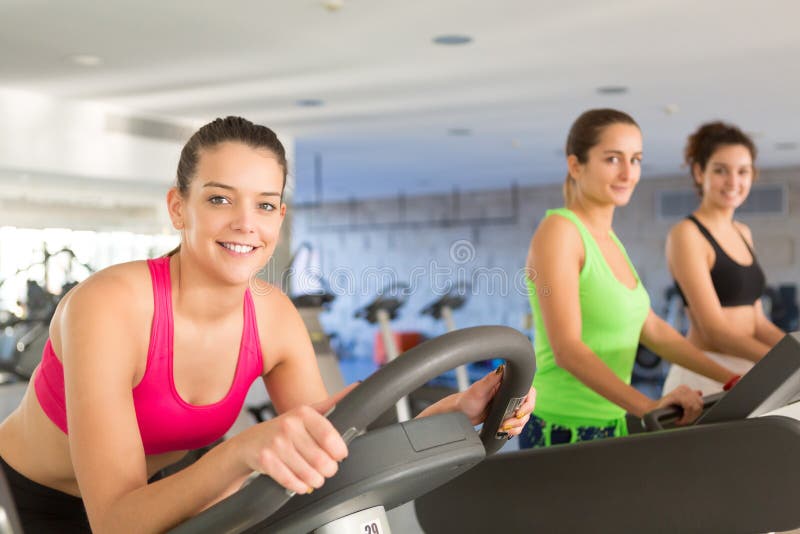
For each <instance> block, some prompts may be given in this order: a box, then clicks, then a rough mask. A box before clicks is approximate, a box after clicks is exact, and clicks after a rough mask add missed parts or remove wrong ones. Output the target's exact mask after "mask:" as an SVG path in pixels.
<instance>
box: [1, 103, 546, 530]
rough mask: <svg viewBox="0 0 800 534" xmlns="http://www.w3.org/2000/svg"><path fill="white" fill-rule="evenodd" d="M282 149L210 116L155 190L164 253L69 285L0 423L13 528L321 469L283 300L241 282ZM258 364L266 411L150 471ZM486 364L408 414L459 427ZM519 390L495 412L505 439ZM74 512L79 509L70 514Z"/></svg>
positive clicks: (213, 495)
mask: <svg viewBox="0 0 800 534" xmlns="http://www.w3.org/2000/svg"><path fill="white" fill-rule="evenodd" d="M286 168H287V166H286V157H285V152H284V149H283V146H282V145H281V143H280V141H279V140H278V138H277V137H276V135H275V134H274V132H272V130H270V129H268V128H266V127H264V126H259V125H255V124H253V123H251V122H249V121H247V120H245V119H242V118H238V117H227V118H225V119H217V120H215V121H213V122H211V123H209V124H207V125H205V126H203V127H202V128H201V129H200V130H199V131H198V132H196V133H195V134H194V135H193V136H192V138H191V139H190V140H189V141H188V142H187V144H186V146H185V147H184V148H183V151H182V152H181V157H180V162H179V164H178V172H177V185H176V186H175V187H173V188H172V189H170V191H169V193H168V194H167V207H168V210H169V215H170V218H171V220H172V224H173V225H174V227H175V228H176V229H178V230H179V231H180V233H181V244H180V246H179V247H178V249H176V250H175V251H173V253H171V254H170V255H169V256H167V257H165V258H160V259H157V260H150V261H136V262H131V263H126V264H121V265H115V266H112V267H109V268H107V269H105V270H103V271H100V272H98V273H96V274H94V275H93V276H91V277H90V278H89V279H87V280H86V281H84V282H83V283H81V284H80V285H78V286H77V287H75V288H74V289H73V290H72V291H70V292H69V293H68V294H67V295H66V296H65V297H64V298H63V299H62V300H61V302H60V304H59V306H58V309H57V310H56V313H55V316H54V317H53V320H52V323H51V325H50V340H49V341H48V343H47V346H46V347H45V351H44V353H43V358H42V363H41V365H40V366H39V367H38V368H37V370H36V371H35V373H34V376H33V378H32V380H31V383H30V387H29V388H28V390H27V392H26V394H25V397H24V399H23V400H22V402H21V404H20V406H19V407H18V408H17V410H16V411H15V412H14V413H13V414H11V415H10V416H9V417H8V418H7V419H6V420H5V421H3V423H2V424H0V466H1V467H2V468H3V470H4V471H5V474H6V478H7V479H9V481H10V486H11V488H12V494H13V495H14V499H15V501H16V504H17V506H18V509H19V513H20V516H21V520H22V523H23V528H25V529H26V531H27V532H45V531H58V532H89V531H90V529H91V531H94V532H113V533H119V532H128V531H134V530H135V531H137V532H156V531H164V530H167V529H168V528H170V527H172V526H174V525H176V524H178V523H180V522H182V521H184V520H186V519H188V518H189V517H192V516H193V515H195V514H197V513H199V512H200V511H202V510H204V509H205V508H208V507H209V506H210V505H211V504H213V503H214V502H216V501H218V500H220V499H221V498H223V497H225V496H227V495H229V494H230V493H232V492H233V491H235V490H236V489H237V488H238V487H239V486H241V484H242V482H243V481H244V480H245V479H246V477H247V476H248V475H249V474H250V473H252V472H253V471H257V472H260V473H263V474H265V475H268V476H270V477H272V478H273V479H275V480H276V481H277V482H278V483H279V484H281V485H282V486H284V487H286V488H287V489H289V490H292V491H295V492H310V491H313V490H314V488H319V487H320V486H322V484H323V483H324V482H325V479H326V478H329V477H331V476H333V474H334V473H335V472H336V470H337V465H338V462H339V461H341V460H342V459H343V458H344V457H345V456H347V447H346V446H345V444H344V442H343V441H342V439H341V437H340V436H339V434H338V433H337V432H336V431H335V429H334V428H333V426H332V425H331V424H330V423H329V422H328V420H327V419H326V418H325V417H323V415H322V414H323V413H325V412H326V411H327V410H328V409H329V408H330V407H331V406H333V404H335V402H336V401H337V398H341V396H342V395H343V394H346V392H347V391H348V390H345V391H344V392H342V393H340V394H339V395H338V396H337V397H328V393H327V392H326V390H325V387H324V385H323V383H322V378H321V376H320V372H319V369H318V368H317V363H316V358H315V357H314V352H313V349H312V345H311V341H310V339H309V336H308V334H307V332H306V329H305V327H304V325H303V322H302V320H301V319H300V316H299V314H298V312H297V310H296V309H295V308H294V306H293V305H292V304H291V302H290V301H289V299H288V298H287V297H286V296H285V295H284V294H282V293H281V292H280V291H279V290H278V289H277V288H274V287H272V286H267V285H265V284H259V285H255V284H253V283H252V282H253V281H254V278H253V275H254V273H256V272H257V271H258V270H259V269H260V268H261V267H262V266H263V265H265V264H266V263H267V262H268V261H269V259H270V257H271V256H272V253H273V251H274V250H275V245H276V242H277V240H278V234H279V231H280V227H281V223H282V222H283V218H284V216H285V214H286V205H285V204H283V202H282V199H283V190H284V186H285V184H286ZM259 376H260V377H261V378H262V379H263V381H264V384H265V386H266V388H267V389H268V391H269V396H270V398H271V400H272V401H273V403H274V405H275V407H276V408H277V410H278V412H279V413H280V414H281V415H279V416H278V417H276V418H274V419H271V420H269V421H266V422H264V423H260V424H257V425H255V426H252V427H250V428H248V429H247V430H245V431H243V432H241V433H240V434H238V435H236V436H234V437H232V438H231V439H228V440H226V441H224V442H222V443H221V444H220V445H217V446H216V447H214V448H212V449H211V450H210V452H208V453H207V454H206V455H204V456H203V457H202V458H200V459H199V460H198V461H197V462H195V463H194V464H192V465H190V466H189V467H187V468H185V469H183V470H182V471H179V472H178V473H176V474H174V475H171V476H168V477H166V478H163V479H161V480H158V481H156V482H153V483H149V484H148V479H149V478H150V477H151V476H152V475H153V474H155V473H156V472H158V471H159V470H161V469H162V468H164V467H165V466H167V465H169V464H172V463H174V462H175V461H177V460H179V459H180V458H181V457H182V456H183V455H184V454H185V453H186V451H187V450H188V449H192V448H196V447H200V446H203V445H206V444H209V443H211V442H213V441H215V440H216V439H218V438H219V437H221V436H223V435H224V434H225V432H226V431H227V430H228V428H229V427H230V426H231V424H232V423H233V420H234V419H235V418H236V416H237V414H238V413H239V411H240V410H241V407H242V403H243V401H244V395H245V393H246V392H247V390H248V388H249V387H250V384H251V383H252V381H253V380H255V379H256V378H257V377H259ZM500 376H501V375H499V374H495V373H491V374H489V375H487V376H486V377H485V378H483V379H482V380H480V381H479V382H477V383H475V384H473V386H472V387H470V389H468V390H467V391H465V392H464V393H461V394H456V395H452V396H450V397H447V398H445V399H443V400H442V401H440V402H438V403H436V404H435V405H433V406H431V407H430V408H428V409H427V410H426V411H425V412H424V413H423V414H422V415H432V414H434V413H441V412H446V411H457V410H460V411H463V412H464V413H465V414H467V416H468V417H470V419H471V420H472V421H473V422H474V423H475V424H477V423H479V422H480V421H481V420H482V417H483V416H484V410H485V409H486V406H487V404H488V402H489V400H490V399H491V397H492V395H493V394H494V391H495V390H496V387H497V385H498V384H499V381H500ZM533 402H534V395H533V392H531V394H529V395H528V397H527V399H526V401H525V403H524V404H523V405H522V406H521V407H520V409H519V410H518V412H517V413H516V414H515V415H516V416H515V417H512V418H511V419H509V420H507V421H505V422H504V424H503V425H504V429H505V430H507V431H508V433H509V435H518V434H519V433H520V431H521V429H522V427H523V426H524V424H525V423H526V422H527V420H528V414H530V412H531V411H532V409H533ZM84 508H85V511H84Z"/></svg>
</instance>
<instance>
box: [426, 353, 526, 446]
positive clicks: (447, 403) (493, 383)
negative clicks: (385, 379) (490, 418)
mask: <svg viewBox="0 0 800 534" xmlns="http://www.w3.org/2000/svg"><path fill="white" fill-rule="evenodd" d="M503 369H504V366H502V365H501V366H500V367H498V368H497V369H496V370H494V371H491V372H489V373H488V374H487V375H486V376H484V377H483V378H481V379H480V380H478V381H477V382H475V383H474V384H472V385H471V386H470V387H469V388H467V389H466V390H465V391H461V392H459V393H454V394H452V395H448V396H447V397H445V398H443V399H441V400H439V401H438V402H436V403H435V404H432V405H431V406H428V407H427V408H425V409H424V410H422V412H420V414H419V415H418V416H417V417H428V416H430V415H434V414H438V413H447V412H462V413H463V414H465V415H466V416H467V417H468V418H469V420H470V423H472V424H473V425H478V424H480V423H482V422H483V421H484V420H485V419H486V416H487V415H489V403H490V402H491V400H492V399H493V398H494V396H495V394H497V390H498V389H499V388H500V383H501V381H502V379H503ZM535 406H536V390H534V389H533V388H530V390H529V391H528V394H527V395H526V396H525V399H524V400H523V401H522V404H521V405H520V406H519V408H517V411H516V412H515V413H514V416H513V417H509V418H508V419H506V420H505V421H503V422H502V423H501V425H500V431H501V432H506V433H508V435H509V437H511V436H517V435H519V434H520V433H521V432H522V428H523V427H524V426H525V423H527V422H528V419H530V416H531V412H532V411H533V408H534V407H535Z"/></svg>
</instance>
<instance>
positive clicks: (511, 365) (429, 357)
mask: <svg viewBox="0 0 800 534" xmlns="http://www.w3.org/2000/svg"><path fill="white" fill-rule="evenodd" d="M489 358H503V359H505V361H506V367H505V371H504V372H503V381H502V384H501V385H500V388H499V389H498V391H497V393H496V394H495V396H494V399H493V401H492V405H491V407H490V409H489V415H488V416H487V418H486V421H485V422H484V425H483V429H482V431H481V440H482V441H483V445H484V448H485V449H486V453H487V454H492V453H494V452H496V451H498V450H499V449H500V447H502V446H503V445H504V444H505V443H506V441H507V440H506V438H505V437H504V436H497V431H498V429H499V427H500V423H502V421H503V420H504V419H506V418H507V417H510V416H511V414H513V413H514V412H515V411H516V409H517V408H518V407H519V404H520V403H521V402H522V400H523V399H524V398H525V396H526V395H527V394H528V390H529V389H530V387H531V383H532V382H533V374H534V371H535V369H536V360H535V357H534V352H533V346H532V344H531V342H530V340H529V339H528V338H527V337H526V336H524V335H523V334H521V333H520V332H519V331H517V330H514V329H513V328H509V327H505V326H476V327H473V328H465V329H462V330H457V331H455V332H450V333H448V334H444V335H442V336H440V337H437V338H435V339H432V340H430V341H426V342H425V343H423V344H421V345H418V346H417V347H414V348H412V349H411V350H409V351H407V352H404V353H403V354H402V356H401V357H399V358H397V359H395V360H392V361H391V362H389V363H388V364H387V365H385V366H384V367H382V368H381V369H380V370H378V371H377V372H376V373H375V374H373V375H372V376H370V377H369V378H367V379H366V380H364V382H362V383H361V384H359V385H358V387H356V388H355V389H353V391H351V392H350V393H348V395H347V396H346V397H345V398H343V399H342V400H340V401H339V403H338V404H337V405H336V407H335V408H334V409H333V411H331V412H329V414H328V419H329V420H330V421H331V423H332V424H333V426H334V428H336V430H338V431H339V432H340V433H341V434H342V437H343V438H344V439H345V441H346V442H347V443H349V442H350V441H351V440H352V439H353V438H354V437H355V436H357V435H358V434H360V433H361V432H363V431H364V430H365V429H366V427H367V425H369V424H370V423H372V422H373V421H374V420H375V419H377V418H378V416H380V415H381V414H382V413H383V412H385V411H386V410H388V409H389V408H390V407H392V406H393V405H394V404H395V403H396V402H397V401H398V400H399V399H401V398H402V397H405V396H406V395H408V394H409V393H411V392H412V391H414V390H415V389H417V388H418V387H420V386H422V385H423V384H425V383H426V382H428V381H429V380H431V379H433V378H435V377H437V376H439V375H441V374H442V373H444V372H446V371H449V370H451V369H454V368H456V367H458V366H460V365H464V364H467V363H471V362H475V361H480V360H485V359H489ZM291 497H292V495H291V494H290V493H287V491H286V490H285V489H284V488H283V487H282V486H280V485H279V484H278V483H277V482H275V481H274V480H272V479H271V478H269V477H266V476H258V477H256V478H254V479H253V480H252V481H251V482H250V484H248V485H247V486H245V487H244V488H242V489H240V490H239V491H237V492H236V493H234V494H233V495H231V496H230V497H228V498H226V499H224V500H222V501H220V502H218V503H217V504H215V505H214V506H212V507H210V508H208V509H207V510H206V511H204V512H203V513H201V514H199V515H197V516H195V517H193V518H192V519H189V520H188V521H186V522H184V523H183V524H181V525H179V526H177V527H176V528H174V529H172V530H171V531H170V533H171V534H197V533H203V532H214V533H217V532H220V533H222V532H225V533H228V532H241V531H243V530H245V529H247V528H249V527H251V526H253V525H256V524H258V523H260V522H261V521H263V520H264V519H266V518H267V517H269V516H271V515H272V514H274V513H275V512H277V511H278V510H279V509H280V508H281V507H282V506H283V505H284V504H285V503H286V502H287V501H288V500H289V499H290V498H291Z"/></svg>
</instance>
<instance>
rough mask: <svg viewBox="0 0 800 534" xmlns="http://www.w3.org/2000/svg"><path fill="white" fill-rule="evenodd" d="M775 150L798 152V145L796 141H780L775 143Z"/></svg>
mask: <svg viewBox="0 0 800 534" xmlns="http://www.w3.org/2000/svg"><path fill="white" fill-rule="evenodd" d="M775 150H797V143H795V142H794V141H780V142H778V143H775Z"/></svg>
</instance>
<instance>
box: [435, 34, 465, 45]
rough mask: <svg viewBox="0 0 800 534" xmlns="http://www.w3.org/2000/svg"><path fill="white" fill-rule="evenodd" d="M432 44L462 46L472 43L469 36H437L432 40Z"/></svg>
mask: <svg viewBox="0 0 800 534" xmlns="http://www.w3.org/2000/svg"><path fill="white" fill-rule="evenodd" d="M433 42H434V43H436V44H440V45H463V44H467V43H471V42H472V37H470V36H469V35H455V34H453V35H439V36H438V37H434V38H433Z"/></svg>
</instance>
